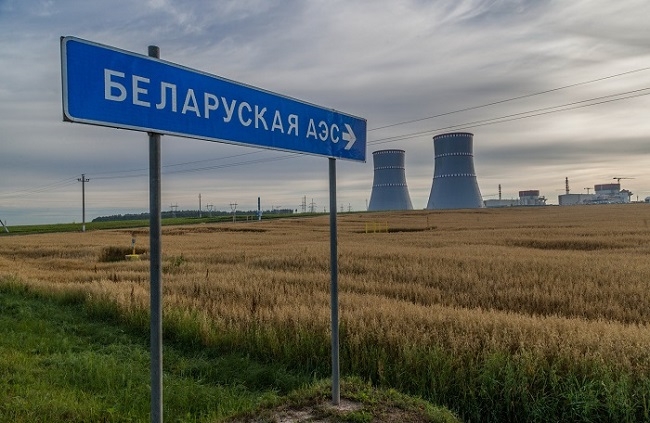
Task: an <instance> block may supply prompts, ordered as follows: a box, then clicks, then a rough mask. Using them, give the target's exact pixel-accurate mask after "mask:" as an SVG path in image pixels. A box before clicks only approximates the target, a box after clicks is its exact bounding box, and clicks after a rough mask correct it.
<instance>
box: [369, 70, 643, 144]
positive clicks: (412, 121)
mask: <svg viewBox="0 0 650 423" xmlns="http://www.w3.org/2000/svg"><path fill="white" fill-rule="evenodd" d="M647 70H650V66H649V67H645V68H639V69H634V70H631V71H627V72H621V73H617V74H615V75H609V76H604V77H601V78H596V79H592V80H590V81H584V82H577V83H575V84H569V85H565V86H563V87H557V88H551V89H550V90H544V91H540V92H536V93H532V94H524V95H520V96H517V97H511V98H506V99H504V100H498V101H493V102H491V103H486V104H481V105H480V106H472V107H466V108H464V109H458V110H454V111H451V112H445V113H440V114H437V115H433V116H427V117H423V118H419V119H412V120H407V121H403V122H397V123H392V124H389V125H384V126H379V127H377V128H372V129H368V132H370V131H378V130H380V129H386V128H392V127H395V126H400V125H407V124H410V123H416V122H422V121H424V120H429V119H434V118H437V117H442V116H448V115H453V114H456V113H462V112H468V111H470V110H476V109H482V108H484V107H490V106H496V105H497V104H503V103H508V102H510V101H515V100H521V99H524V98H530V97H535V96H538V95H542V94H548V93H552V92H555V91H560V90H564V89H567V88H573V87H578V86H580V85H587V84H592V83H594V82H600V81H605V80H607V79H611V78H616V77H619V76H623V75H629V74H632V73H636V72H642V71H647Z"/></svg>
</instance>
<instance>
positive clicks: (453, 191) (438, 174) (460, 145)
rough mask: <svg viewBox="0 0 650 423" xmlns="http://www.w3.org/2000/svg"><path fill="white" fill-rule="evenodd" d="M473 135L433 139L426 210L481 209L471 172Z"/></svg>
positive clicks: (473, 175)
mask: <svg viewBox="0 0 650 423" xmlns="http://www.w3.org/2000/svg"><path fill="white" fill-rule="evenodd" d="M473 142H474V134H471V133H469V132H453V133H448V134H441V135H436V136H435V137H433V151H434V153H433V154H434V169H433V184H432V185H431V194H430V195H429V201H428V203H427V209H430V210H435V209H477V208H482V207H484V205H483V198H482V197H481V191H479V188H478V183H477V182H476V173H475V171H474V152H473Z"/></svg>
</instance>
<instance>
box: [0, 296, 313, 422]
mask: <svg viewBox="0 0 650 423" xmlns="http://www.w3.org/2000/svg"><path fill="white" fill-rule="evenodd" d="M0 310H1V311H0V374H2V377H1V378H0V422H35V421H47V422H88V421H138V422H139V421H148V419H149V409H150V407H149V404H150V393H149V377H150V376H149V348H148V339H147V336H146V334H143V333H138V332H137V331H134V330H132V329H129V328H127V327H124V326H120V325H116V324H115V322H112V321H111V319H110V318H109V319H108V320H107V321H101V320H98V319H97V318H96V316H95V317H92V316H89V315H88V313H86V311H85V309H84V305H83V304H82V303H81V302H78V301H75V300H74V297H67V298H60V299H59V300H54V299H48V298H44V297H38V296H34V295H33V294H29V293H28V292H27V291H26V290H25V289H22V288H20V287H18V286H17V285H15V284H12V285H2V288H1V290H0ZM309 381H310V380H309V379H308V378H307V377H306V376H304V375H299V374H297V373H290V372H288V371H286V370H285V369H284V368H282V367H281V366H273V365H269V364H265V365H262V364H260V363H258V362H255V361H253V360H250V359H248V358H246V356H244V355H241V354H235V353H231V354H223V353H221V354H219V355H217V353H216V352H210V350H208V349H191V348H184V347H183V346H182V345H167V346H165V349H164V376H163V384H164V394H163V395H164V401H163V403H164V411H163V414H164V416H165V421H174V422H201V421H214V420H215V419H220V418H223V417H225V416H228V415H230V414H233V413H235V412H241V411H242V410H251V409H252V408H253V407H255V406H256V405H257V404H259V403H261V402H262V401H268V400H269V399H270V398H275V397H277V396H278V395H281V394H286V393H287V392H289V391H290V390H293V389H295V388H297V387H299V386H302V385H305V384H306V383H308V382H309Z"/></svg>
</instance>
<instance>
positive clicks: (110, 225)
mask: <svg viewBox="0 0 650 423" xmlns="http://www.w3.org/2000/svg"><path fill="white" fill-rule="evenodd" d="M318 215H319V214H318V213H313V214H305V213H303V214H290V215H285V214H272V213H268V214H266V215H263V216H262V219H264V220H269V219H286V218H292V217H305V216H318ZM256 220H257V218H256V217H254V216H246V215H237V222H242V223H243V222H254V221H256ZM161 222H162V225H163V226H171V225H195V224H200V223H230V222H232V217H231V216H215V217H201V218H198V217H196V218H194V217H175V218H165V219H162V221H161ZM145 227H149V220H148V219H141V220H114V221H109V222H86V231H97V230H105V229H130V228H145ZM8 228H9V233H7V232H5V230H4V228H3V227H0V237H4V236H12V235H28V234H43V233H58V232H81V223H53V224H44V225H16V226H9V227H8Z"/></svg>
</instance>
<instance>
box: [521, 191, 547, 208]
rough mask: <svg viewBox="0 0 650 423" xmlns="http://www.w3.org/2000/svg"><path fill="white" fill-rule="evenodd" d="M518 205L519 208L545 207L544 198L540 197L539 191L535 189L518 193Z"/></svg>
mask: <svg viewBox="0 0 650 423" xmlns="http://www.w3.org/2000/svg"><path fill="white" fill-rule="evenodd" d="M519 205H520V206H545V205H546V197H540V196H539V190H537V189H531V190H527V191H519Z"/></svg>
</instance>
